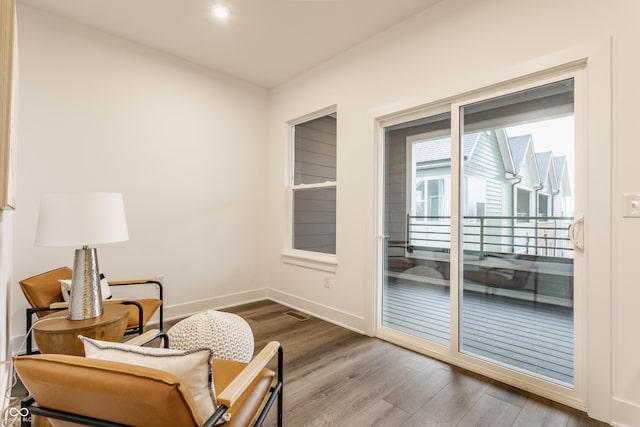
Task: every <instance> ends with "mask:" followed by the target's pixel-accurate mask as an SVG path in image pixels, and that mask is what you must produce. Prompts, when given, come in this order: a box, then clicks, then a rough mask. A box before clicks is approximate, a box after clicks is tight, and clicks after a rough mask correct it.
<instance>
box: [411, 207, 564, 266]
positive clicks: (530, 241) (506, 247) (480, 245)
mask: <svg viewBox="0 0 640 427" xmlns="http://www.w3.org/2000/svg"><path fill="white" fill-rule="evenodd" d="M572 222H573V217H561V216H520V215H519V216H465V217H463V222H462V228H463V231H462V244H463V249H464V250H465V251H471V252H477V253H478V255H479V257H480V258H484V255H485V253H486V252H502V253H524V254H533V255H540V256H549V257H560V258H573V245H572V244H571V242H570V240H569V225H571V223H572ZM406 230H407V236H406V237H407V238H406V242H407V251H408V252H410V253H411V252H413V251H414V250H418V251H420V250H422V251H427V250H442V249H450V247H451V244H450V242H451V217H449V216H415V215H407V224H406Z"/></svg>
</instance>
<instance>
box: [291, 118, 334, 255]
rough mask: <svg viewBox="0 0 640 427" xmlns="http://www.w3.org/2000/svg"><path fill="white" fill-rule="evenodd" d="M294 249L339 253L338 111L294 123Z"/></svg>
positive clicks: (292, 242)
mask: <svg viewBox="0 0 640 427" xmlns="http://www.w3.org/2000/svg"><path fill="white" fill-rule="evenodd" d="M291 127H292V133H293V138H292V140H293V173H292V176H291V181H292V182H291V185H290V188H291V206H292V223H291V228H292V241H291V247H292V248H293V249H297V250H302V251H309V252H316V253H322V254H332V255H335V253H336V114H335V112H332V113H328V114H327V113H326V112H324V113H323V114H320V115H319V116H316V117H315V118H313V119H311V120H306V121H302V122H298V123H294V124H292V125H291Z"/></svg>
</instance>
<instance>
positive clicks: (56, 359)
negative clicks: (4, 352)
mask: <svg viewBox="0 0 640 427" xmlns="http://www.w3.org/2000/svg"><path fill="white" fill-rule="evenodd" d="M276 354H277V355H278V357H277V359H278V368H277V374H276V373H275V372H273V371H272V370H270V369H267V368H266V366H267V364H268V363H269V362H270V361H271V360H272V359H273V358H274V356H275V355H276ZM14 364H15V369H16V372H17V373H18V375H19V377H20V379H21V380H22V382H23V384H24V385H25V387H26V388H27V390H28V391H29V393H30V397H31V399H30V400H29V401H28V402H26V403H25V402H23V405H22V408H21V410H24V408H26V410H25V413H26V414H28V416H29V417H33V416H34V415H36V416H38V417H46V418H48V419H49V421H50V422H51V424H53V426H54V427H56V426H70V425H77V424H80V425H96V426H98V425H99V426H122V425H128V426H154V427H176V426H181V427H186V426H194V427H195V426H214V425H215V424H216V422H217V421H218V420H219V419H220V418H221V417H222V416H223V415H224V414H231V415H230V420H229V421H227V422H226V423H224V424H222V425H223V426H225V427H240V426H243V427H244V426H249V425H254V426H260V425H262V423H263V422H264V419H265V418H266V415H267V413H268V412H269V410H270V409H271V407H272V406H273V403H274V402H275V400H276V399H277V400H278V402H277V403H278V404H277V408H278V409H277V411H278V412H277V424H278V426H282V387H283V381H282V365H283V354H282V347H281V346H280V344H279V343H278V342H275V341H272V342H270V343H269V344H267V345H266V346H265V347H264V348H263V349H262V351H261V352H260V353H259V354H258V355H257V356H256V357H255V358H254V359H253V360H252V361H251V362H249V363H243V362H236V361H230V360H222V359H214V361H213V363H212V371H213V382H214V384H215V389H216V390H217V391H218V393H217V398H216V401H217V404H218V408H217V410H216V411H215V412H214V414H213V415H212V416H211V417H210V418H209V419H208V420H201V419H200V418H199V414H198V411H197V409H196V407H195V404H194V399H193V398H192V396H191V395H190V393H189V390H188V389H187V388H186V387H185V385H184V384H183V383H182V382H181V380H180V378H177V377H176V376H174V375H172V374H170V373H167V372H164V371H161V370H158V369H153V368H148V367H143V366H137V365H131V364H126V363H121V362H113V361H107V360H97V359H88V358H84V357H80V356H69V355H60V354H37V355H26V356H16V357H14ZM59 420H62V421H59ZM252 423H253V424H252Z"/></svg>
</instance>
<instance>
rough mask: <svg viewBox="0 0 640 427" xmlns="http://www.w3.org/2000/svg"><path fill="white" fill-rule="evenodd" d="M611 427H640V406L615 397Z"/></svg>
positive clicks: (613, 399)
mask: <svg viewBox="0 0 640 427" xmlns="http://www.w3.org/2000/svg"><path fill="white" fill-rule="evenodd" d="M611 425H612V426H615V427H638V426H640V404H638V403H634V402H628V401H626V400H622V399H619V398H616V397H613V398H612V399H611Z"/></svg>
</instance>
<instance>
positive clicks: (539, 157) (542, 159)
mask: <svg viewBox="0 0 640 427" xmlns="http://www.w3.org/2000/svg"><path fill="white" fill-rule="evenodd" d="M552 158H553V152H551V151H545V152H544V153H536V161H537V162H538V172H540V182H541V183H544V182H547V177H548V176H549V172H550V171H551V159H552Z"/></svg>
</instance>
